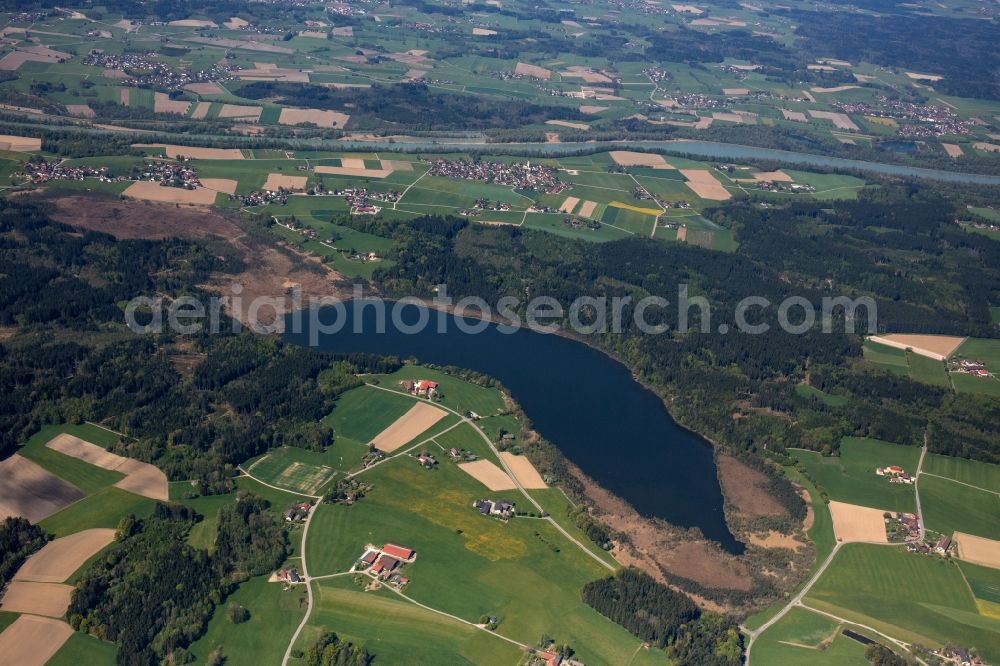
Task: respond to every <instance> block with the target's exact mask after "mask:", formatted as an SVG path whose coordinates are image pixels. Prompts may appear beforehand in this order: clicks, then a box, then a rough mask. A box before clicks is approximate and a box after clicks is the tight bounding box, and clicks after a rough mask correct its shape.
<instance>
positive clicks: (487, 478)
mask: <svg viewBox="0 0 1000 666" xmlns="http://www.w3.org/2000/svg"><path fill="white" fill-rule="evenodd" d="M458 467H459V469H461V470H462V471H463V472H465V473H466V474H468V475H469V476H471V477H472V478H474V479H475V480H476V481H478V482H479V483H481V484H483V485H484V486H486V487H487V488H489V489H490V490H492V491H494V492H496V491H500V490H514V488H517V485H516V484H515V483H514V480H513V479H511V478H510V477H509V476H507V473H506V472H504V471H503V470H502V469H500V468H499V467H497V466H496V465H494V464H493V463H492V462H490V461H489V460H477V461H475V462H469V463H461V464H460V465H459V466H458Z"/></svg>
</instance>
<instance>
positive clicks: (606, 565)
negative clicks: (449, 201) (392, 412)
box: [366, 382, 615, 572]
mask: <svg viewBox="0 0 1000 666" xmlns="http://www.w3.org/2000/svg"><path fill="white" fill-rule="evenodd" d="M366 385H367V386H370V387H371V388H374V389H378V390H380V391H388V392H389V393H394V394H396V395H404V396H405V395H408V394H406V393H401V392H399V391H394V390H392V389H387V388H385V387H384V386H376V385H375V384H368V383H367V382H366ZM409 397H410V398H413V399H414V400H420V398H418V397H416V396H409ZM433 404H434V405H435V406H436V407H440V408H442V409H444V410H447V411H449V412H451V413H452V414H454V415H456V416H457V417H459V418H460V419H462V422H464V423H468V424H469V425H470V426H472V429H473V430H475V431H476V432H477V433H479V436H480V437H482V438H483V441H484V442H486V445H487V446H488V447H490V451H491V452H492V453H493V455H494V456H496V458H497V460H499V461H500V465H501V466H502V467H503V470H504V472H505V473H506V474H507V476H509V477H510V478H511V480H512V481H513V482H514V485H515V486H517V489H518V490H519V491H520V492H521V494H522V495H524V497H525V499H527V500H528V501H529V502H531V504H532V505H533V506H534V507H535V508H536V509H537V510H538V512H539V513H540V514H541V513H548V512H547V511H545V509H543V508H542V505H541V504H539V503H538V502H536V501H535V498H534V497H532V496H531V495H529V494H528V491H527V490H525V488H524V486H522V485H521V482H520V481H518V480H517V477H516V476H514V473H513V472H511V469H510V467H508V466H507V463H506V461H504V459H503V457H502V456H501V455H500V451H498V450H497V447H496V446H494V445H493V440H491V439H490V438H489V435H487V434H486V433H485V432H483V431H482V429H481V428H480V427H479V426H478V425H476V422H475V421H473V420H472V419H470V418H467V417H466V416H465V415H464V414H460V413H458V412H457V411H455V410H454V409H452V408H451V407H448V406H446V405H442V404H439V403H433ZM544 520H547V521H548V522H549V524H550V525H552V526H553V527H555V528H556V530H558V531H559V532H560V533H561V534H562V535H563V536H564V537H566V538H567V539H569V540H570V541H571V542H573V543H574V544H576V546H578V547H579V548H580V550H582V551H583V552H584V553H586V554H587V555H589V556H590V557H591V558H592V559H593V560H594V561H595V562H597V563H598V564H600V565H601V566H603V567H604V568H605V569H608V570H609V571H612V572H614V571H615V567H614V566H613V565H611V564H609V563H608V562H606V561H605V560H603V559H602V558H601V557H599V556H598V555H597V554H596V553H594V552H593V551H591V550H590V549H589V548H587V546H585V545H584V544H582V543H580V541H578V540H577V539H576V538H575V537H574V536H573V535H572V534H570V533H569V532H567V531H566V530H565V529H564V528H563V526H562V525H560V524H559V523H557V522H556V521H555V520H553V519H552V516H545V517H544Z"/></svg>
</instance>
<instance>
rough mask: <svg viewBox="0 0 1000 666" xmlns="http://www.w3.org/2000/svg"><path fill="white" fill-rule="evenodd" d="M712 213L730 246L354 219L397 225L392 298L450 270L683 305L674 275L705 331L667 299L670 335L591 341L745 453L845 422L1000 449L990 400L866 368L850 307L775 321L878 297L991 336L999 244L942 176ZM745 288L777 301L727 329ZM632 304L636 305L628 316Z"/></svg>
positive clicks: (946, 447) (938, 324) (496, 280)
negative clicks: (830, 400) (792, 329)
mask: <svg viewBox="0 0 1000 666" xmlns="http://www.w3.org/2000/svg"><path fill="white" fill-rule="evenodd" d="M707 214H708V216H709V217H711V218H712V219H713V220H714V221H716V222H717V223H719V224H721V225H723V226H726V227H729V228H731V229H733V230H734V231H735V233H736V236H737V238H738V240H739V242H740V248H739V250H738V251H737V252H736V253H734V254H721V253H718V252H712V251H709V250H704V249H701V248H698V247H693V246H690V245H665V244H663V243H656V242H650V241H648V240H645V239H629V240H622V241H616V242H611V243H603V244H588V243H573V242H569V241H566V240H565V239H555V238H553V237H551V236H548V235H545V234H540V233H536V232H530V231H523V230H520V229H514V228H482V227H478V226H469V225H468V224H467V222H466V221H465V220H462V219H458V218H454V219H452V218H437V217H426V218H421V219H419V220H414V221H412V222H410V223H403V222H396V221H384V220H379V219H369V220H366V221H358V220H343V221H342V223H343V224H348V225H354V226H355V227H357V228H359V229H361V230H365V231H371V232H374V233H378V234H381V235H384V236H389V237H392V238H394V240H395V249H394V252H393V259H394V260H395V264H394V265H393V266H392V267H387V268H382V269H379V270H377V271H376V273H375V276H374V279H375V281H376V283H377V285H378V286H379V287H380V289H382V290H383V291H384V292H387V293H389V294H398V295H413V294H416V295H425V296H427V297H431V296H433V287H434V285H437V284H441V283H447V285H448V291H449V293H450V294H452V295H453V296H455V297H456V298H459V297H462V296H467V295H476V296H481V297H482V298H484V299H486V301H487V302H493V303H495V302H497V300H498V299H499V298H500V297H501V296H508V295H513V296H517V297H518V298H519V299H521V300H522V302H523V301H524V300H526V299H525V297H526V296H527V297H528V298H530V297H532V296H536V295H542V294H544V295H548V296H552V297H554V298H556V299H557V300H558V301H559V302H560V303H562V304H563V305H564V307H565V306H568V305H569V303H570V302H572V300H573V299H574V298H576V297H578V296H580V295H589V296H597V297H609V298H610V297H614V296H621V297H626V296H631V297H633V298H634V300H638V299H640V298H642V297H644V296H646V295H658V296H662V297H664V298H666V299H668V300H669V301H671V302H672V303H676V302H677V300H678V285H679V284H681V283H685V284H687V285H688V286H689V290H690V293H691V295H700V296H704V297H705V298H707V299H708V301H709V303H710V304H711V305H712V306H713V307H712V309H711V321H710V323H711V326H710V327H709V328H708V332H702V331H701V330H700V329H699V324H700V323H701V320H700V319H699V316H700V309H699V308H697V307H694V308H691V310H690V313H691V320H692V321H691V328H690V330H689V331H688V332H686V333H684V334H680V333H677V332H676V331H677V327H678V324H679V315H680V313H679V312H678V310H677V308H676V307H670V308H666V309H663V310H659V309H658V310H656V311H655V315H653V316H647V319H648V320H649V321H650V323H654V324H656V323H662V324H666V325H667V326H669V327H670V330H671V331H674V333H672V334H667V335H644V334H640V333H638V331H636V330H634V328H633V329H628V330H626V331H625V333H624V334H623V335H595V336H593V337H594V339H593V341H594V342H596V343H598V344H599V345H600V346H602V347H603V348H605V349H607V350H608V351H610V352H612V353H614V354H616V355H618V356H619V357H621V358H622V359H623V360H624V361H625V362H626V363H627V364H628V365H629V366H630V367H632V368H633V369H634V370H635V371H636V372H637V373H638V374H639V375H640V376H641V377H643V378H644V379H645V380H647V381H648V382H649V383H650V384H652V385H653V386H656V387H659V388H660V389H661V390H664V391H665V393H666V397H667V398H668V400H669V402H670V407H671V411H672V412H673V413H674V415H675V416H676V417H677V418H678V419H679V420H680V421H681V422H682V423H684V424H685V425H687V426H689V427H691V428H692V429H694V430H696V431H698V432H701V433H704V434H705V435H707V436H709V437H710V438H712V439H713V440H714V441H716V442H719V443H720V444H721V445H723V446H725V447H728V448H731V449H733V450H735V451H737V452H750V453H756V454H760V455H765V456H768V457H772V458H774V459H775V460H777V461H780V462H786V460H785V457H784V451H785V449H786V447H803V448H811V449H816V450H821V451H824V452H826V453H831V452H834V451H836V449H837V446H838V443H839V441H840V439H841V438H842V437H843V436H845V435H855V436H868V437H878V438H881V439H887V440H889V441H894V442H899V443H902V444H910V445H919V444H921V443H922V441H923V435H924V433H925V432H927V433H928V435H929V445H930V448H931V450H932V451H936V452H940V453H949V454H955V455H962V456H966V457H972V458H976V459H980V460H986V461H991V462H997V461H1000V446H998V445H997V442H1000V425H998V423H1000V421H998V420H997V418H996V417H997V412H998V409H1000V406H998V405H997V404H996V401H995V400H990V399H989V398H986V397H976V396H965V395H963V396H962V397H961V398H957V397H956V396H955V395H954V394H952V393H950V392H941V391H938V390H936V389H933V388H931V387H928V386H926V385H924V384H920V383H917V382H915V381H913V380H910V379H907V378H901V377H893V376H890V375H889V374H888V373H886V372H884V371H880V370H877V369H874V368H873V367H871V366H869V365H867V364H864V363H861V359H860V356H861V346H860V338H859V337H857V336H855V335H850V334H845V332H844V325H845V321H844V312H843V311H842V310H841V309H834V310H833V315H834V316H833V320H834V321H833V322H832V330H831V332H830V333H824V332H823V331H822V328H821V325H820V323H819V322H818V321H817V323H816V324H815V325H814V326H812V327H811V328H809V329H808V330H807V331H806V332H805V333H803V334H800V335H799V334H792V333H787V332H784V331H782V330H781V329H780V328H779V327H778V325H777V324H778V321H777V312H776V310H777V308H776V307H775V305H774V304H777V303H779V302H781V301H782V300H783V299H785V298H787V297H789V296H792V295H798V296H802V297H804V298H806V299H807V300H808V301H809V302H810V303H813V304H814V305H815V306H816V310H817V312H820V311H821V309H822V303H821V301H822V298H823V297H836V296H848V297H850V298H851V299H855V298H858V297H862V296H868V297H871V298H873V299H874V301H875V303H876V305H877V315H878V319H877V325H878V330H879V331H887V330H888V331H901V332H934V333H952V334H959V335H978V336H995V335H996V334H997V331H996V328H995V327H993V326H992V325H991V324H989V319H988V317H989V311H988V308H987V306H988V304H990V303H996V302H1000V293H998V292H997V286H998V285H1000V274H998V269H997V267H998V266H1000V263H998V261H997V258H998V256H1000V255H998V253H1000V243H998V242H997V241H995V240H992V239H990V238H987V237H985V236H981V235H977V234H969V233H966V232H965V231H963V230H962V229H960V228H959V227H958V226H957V225H956V224H954V219H955V218H956V216H958V215H959V214H960V211H959V209H958V207H957V205H956V204H955V203H954V201H953V200H952V199H951V198H949V197H948V196H947V191H946V190H944V188H941V189H940V190H934V189H933V188H927V187H925V188H922V189H920V190H918V189H916V188H910V187H907V186H902V185H901V186H883V187H881V188H878V189H872V190H866V191H864V192H862V193H861V195H860V197H859V200H858V201H857V202H854V201H843V202H822V203H813V202H804V203H793V204H789V205H786V206H778V207H771V208H768V209H762V208H761V207H759V206H757V205H756V204H755V203H754V202H752V201H746V202H735V203H734V204H731V205H729V206H725V207H721V208H718V209H716V210H714V211H709V212H708V213H707ZM584 286H585V287H586V291H584ZM749 295H754V296H762V297H765V298H767V299H768V300H769V302H770V303H771V304H772V305H771V306H769V307H767V308H762V309H760V310H759V311H757V312H756V317H755V320H754V323H766V324H768V325H769V326H770V329H769V330H768V331H767V332H765V333H763V334H760V335H747V334H730V335H720V334H717V333H716V332H715V330H716V327H717V326H718V325H719V324H726V325H727V326H729V327H730V330H736V326H735V324H736V319H735V304H736V303H737V302H738V301H739V300H740V299H742V298H744V297H746V296H749ZM633 302H634V301H633ZM632 314H633V312H632V311H631V310H630V309H629V308H628V307H626V309H625V311H624V320H625V321H626V322H631V320H632ZM856 319H857V320H856V321H855V322H854V330H855V331H856V332H858V333H865V332H866V326H865V325H866V324H867V312H866V311H865V309H864V308H861V309H859V310H858V312H857V318H856ZM706 323H708V322H706ZM803 382H809V383H811V384H812V385H814V386H816V387H817V388H822V389H823V390H824V391H827V392H829V393H833V394H836V395H840V396H842V397H844V398H845V399H846V403H845V404H842V405H839V406H835V405H831V404H827V403H826V402H824V401H822V400H820V399H818V398H814V397H806V396H803V395H800V394H799V392H797V391H796V390H795V388H796V385H797V384H800V383H803ZM734 415H737V417H735V418H734Z"/></svg>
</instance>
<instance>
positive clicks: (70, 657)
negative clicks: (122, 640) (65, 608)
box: [46, 631, 117, 666]
mask: <svg viewBox="0 0 1000 666" xmlns="http://www.w3.org/2000/svg"><path fill="white" fill-rule="evenodd" d="M116 652H117V648H116V647H115V644H114V643H109V642H107V641H102V640H101V639H99V638H94V637H93V636H91V635H90V634H84V633H81V632H79V631H77V632H74V633H73V635H72V636H70V637H69V640H67V641H66V643H64V644H63V646H62V647H61V648H59V651H58V652H56V653H55V655H53V657H52V659H50V660H49V661H48V662H47V663H46V666H79V665H80V664H87V665H88V666H90V665H91V664H93V665H94V666H112V665H113V664H115V663H116V661H115V655H116Z"/></svg>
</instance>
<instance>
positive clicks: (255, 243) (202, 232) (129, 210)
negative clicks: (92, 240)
mask: <svg viewBox="0 0 1000 666" xmlns="http://www.w3.org/2000/svg"><path fill="white" fill-rule="evenodd" d="M36 196H37V195H36ZM43 197H44V195H43ZM44 199H45V200H46V201H48V202H49V203H51V204H52V206H53V210H52V213H51V215H52V217H53V219H55V220H57V221H59V222H63V223H64V224H68V225H71V226H74V227H78V228H83V229H90V230H93V231H101V232H104V233H108V234H111V235H112V236H114V237H115V238H119V239H126V238H147V239H153V240H157V239H165V238H199V239H201V238H205V239H207V238H213V237H216V238H221V239H223V240H225V241H226V242H227V243H229V244H230V245H232V246H233V247H234V248H236V250H237V251H238V252H239V253H240V254H241V255H242V257H243V259H244V260H245V262H246V265H247V266H248V268H247V270H246V271H244V272H242V273H238V274H235V275H233V274H219V275H216V276H214V277H213V280H212V281H211V282H210V283H209V284H207V285H202V286H203V287H204V288H205V289H206V290H208V291H212V292H215V293H218V294H220V295H223V296H232V294H233V293H234V292H233V290H232V286H233V285H234V284H238V285H240V286H241V287H242V291H241V292H240V294H239V295H240V298H241V299H242V302H243V304H244V307H243V308H242V309H241V311H239V312H235V313H234V312H232V310H228V312H229V314H230V315H233V314H235V315H236V317H237V318H238V319H240V320H241V321H243V323H244V324H246V323H247V318H248V317H247V316H248V314H249V312H248V311H249V304H250V303H252V302H253V301H254V299H256V298H258V297H264V298H270V299H275V301H274V302H275V303H276V305H277V307H271V306H270V305H265V306H264V307H262V308H261V309H260V311H259V313H258V321H259V322H260V323H261V324H264V325H267V324H270V323H272V322H273V321H274V320H275V319H276V318H278V317H280V316H281V315H284V314H287V313H289V312H291V311H292V310H293V303H292V302H291V299H290V298H288V287H287V285H288V284H291V283H295V284H297V285H299V287H300V288H301V293H302V302H303V304H304V305H306V306H308V304H309V300H310V299H312V298H316V299H318V298H321V297H331V296H336V297H341V298H343V297H347V296H348V295H349V289H348V288H347V286H346V282H345V280H344V278H343V276H342V275H340V274H339V273H337V272H335V271H333V270H330V269H329V268H327V267H326V266H324V265H323V263H322V262H321V261H320V260H319V258H318V257H315V256H312V255H308V254H304V253H302V252H299V251H298V250H296V249H294V248H291V247H288V246H286V245H283V244H281V243H279V242H274V243H271V242H268V241H267V240H260V239H257V238H254V237H252V236H251V235H250V234H248V233H247V232H246V231H245V230H244V229H243V228H242V227H241V226H240V224H241V223H239V222H237V221H236V220H234V219H232V218H230V217H228V216H226V215H224V214H222V213H220V212H218V211H215V210H206V209H204V208H201V209H197V208H187V207H178V206H173V205H169V204H154V203H142V202H132V201H121V200H119V199H113V198H101V197H86V196H79V195H73V196H50V197H44Z"/></svg>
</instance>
